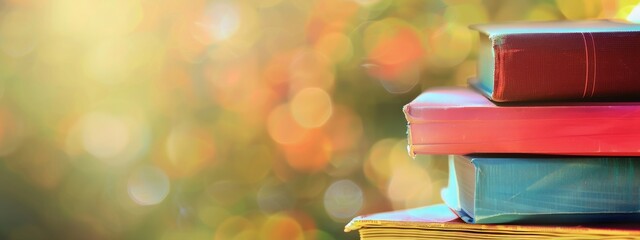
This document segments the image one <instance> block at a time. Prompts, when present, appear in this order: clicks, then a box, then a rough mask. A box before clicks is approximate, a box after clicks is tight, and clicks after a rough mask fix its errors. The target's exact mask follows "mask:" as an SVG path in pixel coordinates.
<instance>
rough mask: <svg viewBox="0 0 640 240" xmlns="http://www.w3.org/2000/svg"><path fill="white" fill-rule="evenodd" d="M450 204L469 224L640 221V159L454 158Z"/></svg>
mask: <svg viewBox="0 0 640 240" xmlns="http://www.w3.org/2000/svg"><path fill="white" fill-rule="evenodd" d="M442 198H443V200H444V201H445V203H446V204H447V205H448V206H449V207H450V208H451V209H453V210H454V211H455V212H457V213H458V215H459V216H460V217H461V218H462V219H463V220H464V221H466V222H468V223H542V224H559V223H602V222H637V221H640V158H609V157H543V156H525V157H522V156H514V157H506V156H488V155H482V156H459V155H456V156H450V158H449V185H448V187H447V188H445V189H443V190H442Z"/></svg>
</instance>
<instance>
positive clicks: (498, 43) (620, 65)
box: [492, 32, 640, 102]
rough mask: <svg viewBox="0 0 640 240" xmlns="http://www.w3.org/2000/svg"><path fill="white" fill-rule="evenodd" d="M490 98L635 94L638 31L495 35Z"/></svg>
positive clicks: (639, 86)
mask: <svg viewBox="0 0 640 240" xmlns="http://www.w3.org/2000/svg"><path fill="white" fill-rule="evenodd" d="M492 41H493V51H494V56H495V71H494V92H493V96H492V98H493V100H494V101H498V102H510V101H546V100H590V99H604V98H625V97H629V98H638V96H640V45H638V44H639V43H640V33H638V32H608V33H603V32H599V33H590V32H577V33H545V34H540V33H537V34H511V35H502V36H494V37H493V38H492Z"/></svg>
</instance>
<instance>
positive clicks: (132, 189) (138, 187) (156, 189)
mask: <svg viewBox="0 0 640 240" xmlns="http://www.w3.org/2000/svg"><path fill="white" fill-rule="evenodd" d="M127 189H128V191H129V197H131V200H133V201H134V202H135V203H137V204H139V205H155V204H158V203H160V202H162V200H164V199H165V198H166V197H167V195H168V194H169V189H170V184H169V178H168V177H167V175H166V174H165V173H164V172H163V171H162V170H161V169H159V168H157V167H149V166H148V167H141V168H139V169H137V170H136V171H134V172H133V173H132V174H131V176H130V177H129V181H128V182H127Z"/></svg>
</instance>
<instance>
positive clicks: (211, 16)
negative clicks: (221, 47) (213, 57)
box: [202, 1, 241, 41]
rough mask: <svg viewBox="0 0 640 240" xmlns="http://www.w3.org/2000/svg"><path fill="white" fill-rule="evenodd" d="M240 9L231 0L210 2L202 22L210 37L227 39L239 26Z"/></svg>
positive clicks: (219, 39)
mask: <svg viewBox="0 0 640 240" xmlns="http://www.w3.org/2000/svg"><path fill="white" fill-rule="evenodd" d="M240 20H241V16H240V11H239V9H238V6H236V5H235V4H234V3H233V2H232V1H216V2H213V3H211V4H210V5H209V6H208V8H207V12H206V19H205V22H203V23H202V24H203V25H204V27H205V28H206V29H207V30H208V31H209V34H210V35H211V37H212V38H213V39H215V40H218V41H221V40H226V39H229V38H230V37H231V36H233V35H234V34H235V33H236V32H237V31H238V29H239V28H240Z"/></svg>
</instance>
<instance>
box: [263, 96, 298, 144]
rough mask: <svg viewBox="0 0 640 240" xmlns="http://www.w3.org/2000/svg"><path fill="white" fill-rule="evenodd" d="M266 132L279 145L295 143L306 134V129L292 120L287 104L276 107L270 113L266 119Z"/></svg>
mask: <svg viewBox="0 0 640 240" xmlns="http://www.w3.org/2000/svg"><path fill="white" fill-rule="evenodd" d="M267 131H268V132H269V135H270V136H271V138H272V139H273V140H274V141H276V142H277V143H280V144H293V143H296V142H298V141H300V140H301V139H302V137H303V135H304V134H305V133H306V129H305V128H303V127H302V126H300V125H299V124H298V123H297V122H296V120H295V119H294V118H293V115H292V113H291V110H290V108H289V105H288V104H283V105H280V106H277V107H276V108H274V109H273V110H272V111H271V113H270V114H269V117H268V119H267Z"/></svg>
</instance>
